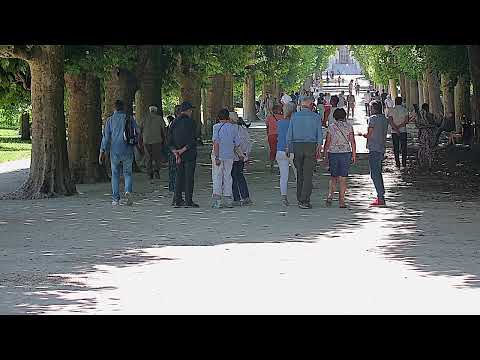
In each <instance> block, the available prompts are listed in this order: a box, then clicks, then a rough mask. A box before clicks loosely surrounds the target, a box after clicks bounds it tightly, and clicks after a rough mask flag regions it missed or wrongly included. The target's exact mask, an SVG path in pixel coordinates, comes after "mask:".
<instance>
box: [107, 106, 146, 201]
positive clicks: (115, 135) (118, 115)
mask: <svg viewBox="0 0 480 360" xmlns="http://www.w3.org/2000/svg"><path fill="white" fill-rule="evenodd" d="M131 120H132V122H131V124H132V128H133V129H134V130H135V135H137V133H138V127H137V123H136V121H135V119H134V118H133V116H132V119H131ZM125 122H126V114H125V111H124V104H123V102H122V101H121V100H117V101H116V102H115V111H114V113H113V114H112V116H110V117H109V118H108V119H107V122H106V123H105V128H104V129H103V138H102V144H101V147H100V155H99V157H98V162H99V163H100V164H102V163H103V162H104V161H105V154H106V153H107V151H108V150H109V149H110V161H111V166H112V205H113V206H116V205H118V204H119V202H120V164H122V167H123V176H124V178H125V197H126V199H127V205H129V206H131V205H133V199H132V186H133V179H132V164H133V148H134V147H135V146H134V145H129V144H127V142H126V140H125V138H124V132H125ZM137 141H138V139H137Z"/></svg>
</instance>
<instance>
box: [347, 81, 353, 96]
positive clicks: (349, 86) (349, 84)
mask: <svg viewBox="0 0 480 360" xmlns="http://www.w3.org/2000/svg"><path fill="white" fill-rule="evenodd" d="M348 94H349V95H351V94H353V79H351V80H350V82H349V83H348Z"/></svg>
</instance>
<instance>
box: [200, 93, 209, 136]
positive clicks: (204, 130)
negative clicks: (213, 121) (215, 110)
mask: <svg viewBox="0 0 480 360" xmlns="http://www.w3.org/2000/svg"><path fill="white" fill-rule="evenodd" d="M201 97H202V136H203V138H204V139H208V137H209V134H208V126H209V125H208V121H207V119H208V114H207V88H204V87H202V89H201Z"/></svg>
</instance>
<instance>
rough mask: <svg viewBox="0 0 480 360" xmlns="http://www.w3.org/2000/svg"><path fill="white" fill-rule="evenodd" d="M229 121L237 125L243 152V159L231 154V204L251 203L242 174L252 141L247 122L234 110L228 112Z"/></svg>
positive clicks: (245, 180) (235, 153) (244, 204)
mask: <svg viewBox="0 0 480 360" xmlns="http://www.w3.org/2000/svg"><path fill="white" fill-rule="evenodd" d="M230 121H231V122H232V124H234V125H235V126H236V127H237V133H238V138H239V140H240V144H239V146H240V152H241V153H242V154H243V160H240V157H239V156H238V154H237V152H234V154H233V166H232V194H233V203H232V205H233V206H240V205H243V206H246V205H251V204H252V200H250V192H249V191H248V184H247V179H245V175H244V174H243V169H244V167H245V163H246V162H247V161H248V157H249V155H250V151H251V150H252V142H251V140H250V135H249V134H248V130H247V124H245V122H244V121H243V119H242V118H239V117H238V115H237V113H236V112H230Z"/></svg>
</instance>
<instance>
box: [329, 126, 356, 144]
mask: <svg viewBox="0 0 480 360" xmlns="http://www.w3.org/2000/svg"><path fill="white" fill-rule="evenodd" d="M333 125H334V126H336V127H337V129H338V131H340V134H342V136H343V138H344V139H345V140H346V141H347V144H348V146H349V147H350V150H352V145H351V144H350V141H349V140H348V138H347V137H346V136H345V134H344V133H343V131H342V130H341V129H340V127H339V126H338V124H337V122H335V123H334V124H333Z"/></svg>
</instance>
